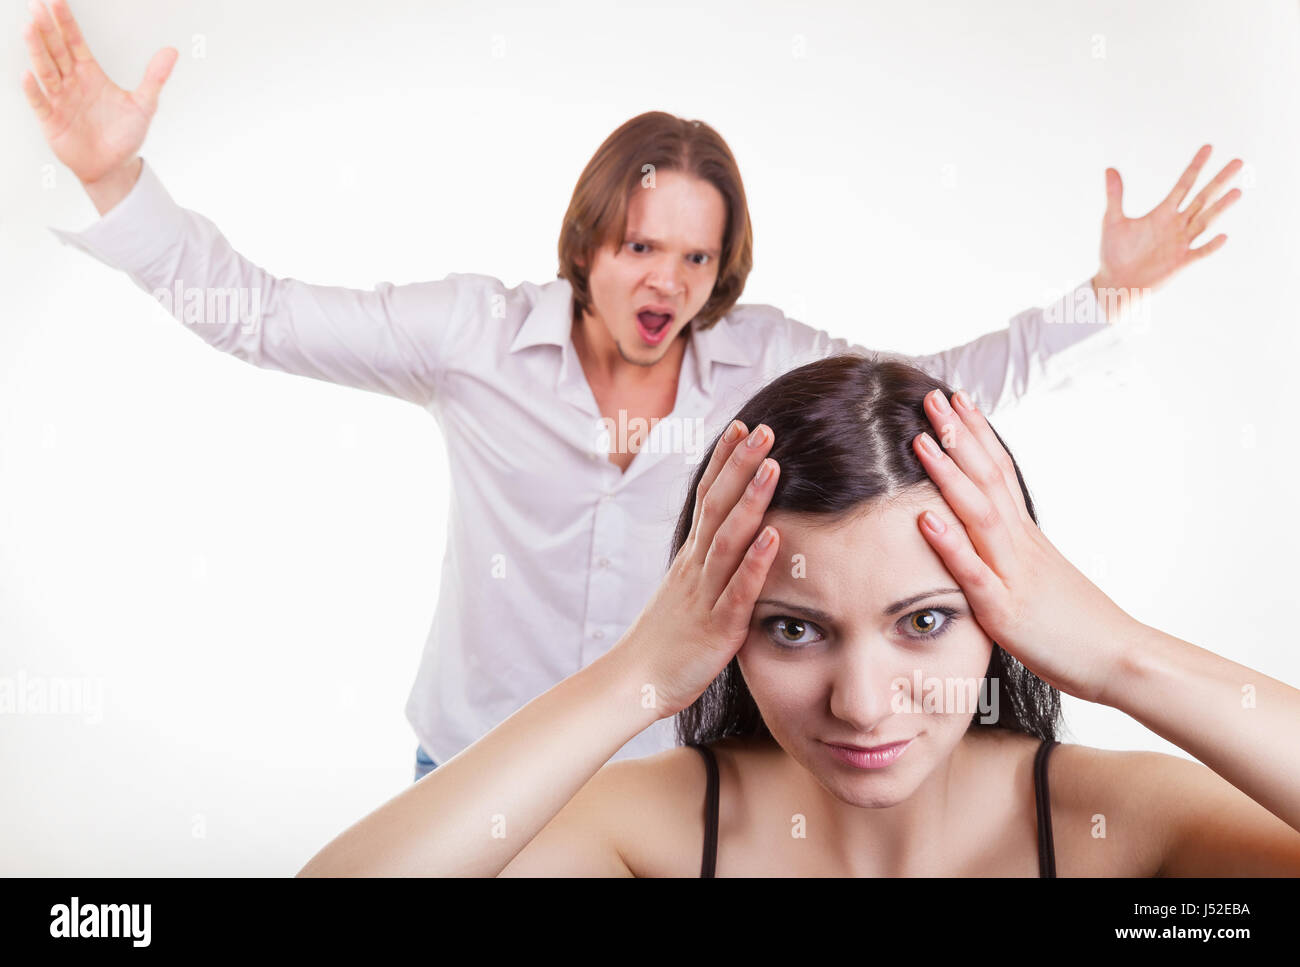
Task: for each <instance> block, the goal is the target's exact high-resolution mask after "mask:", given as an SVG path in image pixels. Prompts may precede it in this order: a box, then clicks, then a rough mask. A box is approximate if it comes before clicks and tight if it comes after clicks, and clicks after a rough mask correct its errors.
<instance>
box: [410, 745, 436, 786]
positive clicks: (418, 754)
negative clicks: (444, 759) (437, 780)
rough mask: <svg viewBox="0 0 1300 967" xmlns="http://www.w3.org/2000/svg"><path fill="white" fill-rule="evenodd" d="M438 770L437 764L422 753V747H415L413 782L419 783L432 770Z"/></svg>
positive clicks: (426, 754) (425, 753) (427, 754)
mask: <svg viewBox="0 0 1300 967" xmlns="http://www.w3.org/2000/svg"><path fill="white" fill-rule="evenodd" d="M436 768H438V763H436V762H434V761H433V760H432V759H430V758H429V753H427V752H425V751H424V746H422V745H417V746H416V747H415V781H416V782H419V781H420V780H421V779H423V778H424V777H425V776H427V775H428V774H429V773H430V772H432V771H433V770H434V769H436Z"/></svg>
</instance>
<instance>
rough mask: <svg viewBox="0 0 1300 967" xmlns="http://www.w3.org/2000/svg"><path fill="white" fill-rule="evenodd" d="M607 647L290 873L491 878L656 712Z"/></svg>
mask: <svg viewBox="0 0 1300 967" xmlns="http://www.w3.org/2000/svg"><path fill="white" fill-rule="evenodd" d="M644 681H645V678H644V676H642V675H641V674H640V672H639V669H638V667H637V666H636V665H635V664H634V663H633V662H632V661H631V659H630V658H629V653H628V652H627V650H626V649H622V650H621V649H619V648H618V647H615V648H614V649H613V650H612V651H610V652H609V653H607V654H605V655H603V656H602V657H600V658H598V659H597V660H596V661H594V662H592V663H591V664H590V665H588V666H587V667H586V668H583V669H582V670H580V671H579V672H577V673H575V674H574V675H571V676H570V677H568V678H566V679H565V680H564V681H562V682H560V683H559V684H558V685H556V686H554V687H553V688H551V689H550V690H548V691H546V692H544V693H543V694H542V695H539V696H538V697H537V698H535V699H533V700H532V701H531V702H529V703H528V704H527V705H525V706H524V707H523V708H521V709H520V710H519V711H517V712H516V713H515V714H514V715H512V716H510V717H509V718H508V719H506V720H505V721H504V722H502V723H501V724H500V725H498V726H497V727H496V728H494V729H493V730H492V731H491V732H489V733H488V734H487V735H485V736H483V737H482V738H481V739H479V740H478V741H477V742H475V743H474V744H473V745H471V746H470V747H469V748H468V749H465V750H464V751H462V752H461V753H460V754H459V755H457V756H455V757H454V758H452V759H449V760H448V761H447V762H445V763H440V764H439V765H438V768H437V769H435V770H433V772H431V773H429V775H427V776H425V777H424V778H423V779H421V780H420V781H419V782H417V783H415V784H414V785H412V786H411V787H410V788H409V789H407V790H405V791H404V792H403V793H401V794H400V795H399V796H397V797H396V798H394V799H392V800H390V801H389V802H388V803H386V804H385V805H383V806H381V807H380V808H379V809H376V810H375V811H374V812H372V813H370V815H368V816H366V817H365V818H364V819H361V820H359V821H358V822H356V823H355V824H353V825H352V826H351V827H349V828H348V829H347V830H345V831H344V832H343V833H341V834H340V835H339V836H337V837H336V838H335V839H334V840H333V841H331V842H330V843H329V844H328V845H327V846H325V847H324V849H322V850H321V851H320V852H319V853H317V854H316V855H315V856H314V857H312V859H311V860H310V861H309V862H308V863H307V865H306V866H305V867H303V869H302V870H301V871H300V873H299V874H298V875H299V876H347V875H362V876H390V875H391V876H419V875H425V876H496V875H497V874H498V873H500V872H501V870H503V869H504V868H505V867H506V866H507V865H508V864H509V863H510V861H511V860H512V859H514V857H515V855H516V854H517V853H518V852H519V851H520V850H522V849H523V848H524V847H525V846H526V845H528V843H529V841H530V840H531V839H532V838H533V837H534V836H536V835H537V833H539V832H540V831H541V830H542V828H543V827H544V826H545V825H546V824H547V823H549V822H550V821H551V819H553V818H554V817H555V815H556V814H557V813H558V812H559V811H560V810H561V809H563V808H564V806H565V804H566V803H568V802H569V800H570V799H572V798H573V797H574V795H575V794H577V792H578V790H580V789H581V788H582V787H583V786H584V785H586V783H587V781H588V780H589V779H591V777H592V776H594V775H595V774H596V773H597V772H598V771H599V770H600V768H601V766H603V765H604V764H605V763H606V762H607V761H609V758H610V756H612V755H613V754H614V753H615V752H617V751H618V750H619V749H620V748H622V746H623V745H624V744H626V743H627V742H628V741H629V740H631V739H632V738H633V737H634V736H636V735H637V734H639V733H640V732H641V731H643V730H644V729H646V728H647V727H649V726H650V725H652V724H654V722H656V721H657V720H658V719H659V718H660V715H659V714H658V712H657V711H656V710H655V709H653V708H650V709H647V708H645V707H643V705H644V703H643V702H642V698H641V694H642V686H643V683H644Z"/></svg>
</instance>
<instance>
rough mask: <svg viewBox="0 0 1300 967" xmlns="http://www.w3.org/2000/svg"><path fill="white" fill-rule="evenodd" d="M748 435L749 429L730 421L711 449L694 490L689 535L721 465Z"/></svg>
mask: <svg viewBox="0 0 1300 967" xmlns="http://www.w3.org/2000/svg"><path fill="white" fill-rule="evenodd" d="M748 434H749V428H748V427H746V426H745V424H744V423H742V422H741V421H740V420H732V421H731V425H730V426H728V427H727V429H726V431H725V432H724V433H723V434H722V436H721V437H720V438H719V439H718V445H717V446H716V447H714V448H713V455H712V456H710V457H709V465H708V466H707V467H705V468H704V476H702V477H700V482H699V485H698V486H697V487H696V488H695V508H694V510H693V512H692V514H691V533H692V534H694V533H695V530H696V527H697V526H698V524H699V521H700V505H701V504H703V503H704V495H705V494H706V493H708V491H709V488H710V487H712V486H713V481H715V480H717V479H718V474H719V473H721V471H722V467H723V464H725V463H726V462H727V458H728V457H730V456H731V451H733V450H734V449H736V444H737V443H739V442H740V441H741V440H743V439H744V438H745V437H746V436H748Z"/></svg>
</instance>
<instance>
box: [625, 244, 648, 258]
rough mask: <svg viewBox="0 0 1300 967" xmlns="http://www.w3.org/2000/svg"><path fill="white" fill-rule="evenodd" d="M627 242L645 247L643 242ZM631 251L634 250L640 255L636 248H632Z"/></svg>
mask: <svg viewBox="0 0 1300 967" xmlns="http://www.w3.org/2000/svg"><path fill="white" fill-rule="evenodd" d="M627 244H628V245H640V246H641V248H645V247H646V244H645V242H628V243H627ZM633 251H634V252H636V254H637V255H640V254H641V252H640V251H639V250H637V249H633Z"/></svg>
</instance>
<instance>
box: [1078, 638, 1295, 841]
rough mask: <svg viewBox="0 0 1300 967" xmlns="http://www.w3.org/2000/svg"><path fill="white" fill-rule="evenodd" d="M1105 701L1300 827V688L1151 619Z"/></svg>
mask: <svg viewBox="0 0 1300 967" xmlns="http://www.w3.org/2000/svg"><path fill="white" fill-rule="evenodd" d="M1101 701H1102V702H1103V704H1106V705H1110V706H1112V707H1114V708H1117V709H1119V710H1121V711H1123V712H1126V713H1127V714H1129V715H1131V716H1132V717H1133V718H1135V719H1137V720H1138V721H1139V722H1141V723H1142V724H1143V725H1145V726H1146V727H1147V728H1149V729H1151V731H1153V732H1155V733H1156V734H1157V735H1159V736H1161V737H1162V738H1164V739H1167V740H1168V741H1170V742H1172V743H1173V744H1174V745H1176V746H1178V747H1179V748H1180V749H1183V750H1185V751H1186V752H1188V753H1190V754H1191V755H1192V756H1194V757H1195V758H1197V759H1198V760H1200V761H1201V762H1203V763H1204V764H1205V765H1207V766H1209V767H1210V768H1211V769H1213V770H1214V771H1215V772H1217V773H1218V774H1219V775H1220V776H1222V777H1223V778H1224V779H1226V780H1227V781H1228V782H1230V783H1232V784H1233V785H1234V786H1236V787H1237V788H1238V789H1240V790H1241V791H1242V792H1244V793H1245V794H1246V795H1248V796H1250V798H1251V799H1253V800H1255V802H1257V803H1259V804H1260V805H1261V806H1263V807H1264V808H1265V809H1267V810H1268V811H1269V812H1271V813H1273V814H1274V815H1275V816H1277V817H1278V818H1279V819H1281V820H1283V821H1284V822H1286V823H1287V824H1288V825H1290V826H1291V827H1292V828H1293V829H1296V830H1298V831H1300V748H1297V745H1296V738H1297V736H1300V690H1297V689H1295V688H1292V687H1291V686H1290V685H1287V684H1286V683H1285V682H1280V681H1278V680H1277V679H1275V678H1269V677H1268V676H1267V675H1263V674H1261V673H1260V672H1257V671H1255V670H1253V669H1251V668H1247V667H1246V666H1245V665H1239V664H1237V663H1236V662H1233V661H1229V660H1228V659H1227V658H1224V657H1223V656H1222V655H1216V654H1215V653H1214V652H1211V651H1207V650H1205V649H1204V648H1198V647H1197V646H1196V645H1192V644H1189V643H1188V642H1186V641H1183V640H1181V639H1179V638H1175V637H1173V636H1172V635H1168V634H1165V633H1164V632H1162V631H1159V630H1157V629H1155V628H1150V627H1147V626H1145V625H1143V626H1142V629H1141V630H1140V632H1139V633H1138V634H1137V635H1136V636H1135V638H1134V639H1133V641H1132V643H1131V647H1128V648H1126V650H1125V657H1124V660H1123V664H1122V667H1121V668H1120V670H1119V672H1118V674H1116V675H1115V676H1113V677H1112V679H1111V681H1110V682H1109V683H1108V687H1107V690H1106V694H1104V695H1103V697H1102V699H1101Z"/></svg>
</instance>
